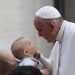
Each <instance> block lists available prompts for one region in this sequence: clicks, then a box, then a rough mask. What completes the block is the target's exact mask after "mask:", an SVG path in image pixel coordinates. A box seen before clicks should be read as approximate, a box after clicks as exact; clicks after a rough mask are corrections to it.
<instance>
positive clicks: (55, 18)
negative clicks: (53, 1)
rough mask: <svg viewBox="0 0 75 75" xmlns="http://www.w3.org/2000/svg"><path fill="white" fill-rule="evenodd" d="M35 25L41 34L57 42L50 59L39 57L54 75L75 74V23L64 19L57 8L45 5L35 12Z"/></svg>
mask: <svg viewBox="0 0 75 75" xmlns="http://www.w3.org/2000/svg"><path fill="white" fill-rule="evenodd" d="M34 25H35V28H36V29H37V30H38V34H39V36H42V37H44V38H45V39H46V40H47V41H48V42H54V43H55V44H54V47H53V49H52V52H51V54H50V57H49V59H46V58H45V57H44V56H43V55H41V54H40V57H39V59H40V60H41V61H42V62H43V63H44V65H45V66H46V67H47V68H48V69H49V71H51V72H52V75H75V23H72V22H68V21H66V20H64V19H63V18H62V16H61V14H60V13H59V11H58V10H57V9H56V8H54V7H52V6H44V7H42V8H40V9H39V10H38V11H37V12H36V13H35V18H34ZM38 56H39V55H38V53H37V54H36V57H37V58H38Z"/></svg>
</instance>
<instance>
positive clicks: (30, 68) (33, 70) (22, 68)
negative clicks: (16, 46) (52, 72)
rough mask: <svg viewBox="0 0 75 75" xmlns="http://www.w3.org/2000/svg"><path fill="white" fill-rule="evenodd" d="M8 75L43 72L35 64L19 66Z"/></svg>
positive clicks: (29, 74)
mask: <svg viewBox="0 0 75 75" xmlns="http://www.w3.org/2000/svg"><path fill="white" fill-rule="evenodd" d="M8 75H42V73H41V71H40V70H39V69H38V68H36V67H33V66H17V67H16V68H15V69H13V70H12V71H11V72H9V74H8Z"/></svg>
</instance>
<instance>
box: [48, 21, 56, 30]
mask: <svg viewBox="0 0 75 75" xmlns="http://www.w3.org/2000/svg"><path fill="white" fill-rule="evenodd" d="M48 26H49V28H50V29H51V31H52V30H54V29H55V23H54V22H49V23H48Z"/></svg>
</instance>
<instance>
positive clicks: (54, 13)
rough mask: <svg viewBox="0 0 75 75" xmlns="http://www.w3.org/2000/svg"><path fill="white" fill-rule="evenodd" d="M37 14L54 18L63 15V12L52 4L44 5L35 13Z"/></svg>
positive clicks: (41, 16) (46, 17) (45, 17)
mask: <svg viewBox="0 0 75 75" xmlns="http://www.w3.org/2000/svg"><path fill="white" fill-rule="evenodd" d="M35 16H38V17H40V18H43V19H52V18H58V17H61V14H60V13H59V11H58V10H57V9H56V8H54V7H52V6H44V7H42V8H40V9H39V10H38V11H37V12H36V13H35Z"/></svg>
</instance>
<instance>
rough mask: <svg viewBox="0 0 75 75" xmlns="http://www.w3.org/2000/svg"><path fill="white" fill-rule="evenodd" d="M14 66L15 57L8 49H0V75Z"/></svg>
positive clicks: (4, 74)
mask: <svg viewBox="0 0 75 75" xmlns="http://www.w3.org/2000/svg"><path fill="white" fill-rule="evenodd" d="M15 67H16V60H15V57H14V56H13V55H12V53H11V52H10V51H7V50H1V51H0V75H6V74H7V73H8V72H9V71H11V70H12V69H14V68H15Z"/></svg>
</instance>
